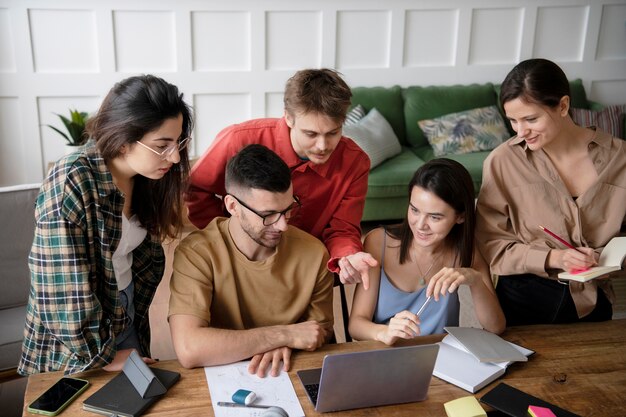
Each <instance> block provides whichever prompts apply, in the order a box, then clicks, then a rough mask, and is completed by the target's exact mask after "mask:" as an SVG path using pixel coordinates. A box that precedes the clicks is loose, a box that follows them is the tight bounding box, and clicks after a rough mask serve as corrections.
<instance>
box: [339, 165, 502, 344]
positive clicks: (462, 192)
mask: <svg viewBox="0 0 626 417" xmlns="http://www.w3.org/2000/svg"><path fill="white" fill-rule="evenodd" d="M409 193H410V200H409V208H408V212H407V217H406V218H405V219H404V221H403V223H401V224H398V225H394V226H389V227H386V228H383V227H380V228H377V229H374V230H372V231H371V232H370V233H369V234H367V236H366V237H365V242H364V247H365V251H366V252H368V253H371V254H372V255H373V256H374V258H376V260H377V261H378V264H379V267H376V268H373V269H372V271H371V272H370V287H369V289H367V290H365V289H363V286H362V284H358V285H357V287H356V291H355V294H354V301H353V303H352V312H351V314H350V325H349V330H350V334H351V336H352V337H353V338H355V339H358V340H379V341H381V342H384V343H386V344H388V345H392V344H394V343H395V342H396V341H397V340H398V339H411V338H413V337H415V336H418V335H426V334H433V333H443V332H444V330H443V328H444V326H458V323H459V299H458V295H457V293H456V290H457V288H458V287H459V286H460V285H468V286H469V287H470V292H471V294H472V299H473V301H474V306H475V309H476V316H477V318H478V320H479V321H480V323H481V325H482V326H483V327H484V328H485V329H486V330H488V331H491V332H494V333H501V332H502V331H503V330H504V327H505V318H504V314H503V313H502V309H501V308H500V304H499V303H498V298H497V297H496V293H495V290H494V288H493V284H492V282H491V278H490V276H489V267H488V266H487V263H486V262H485V260H484V259H483V257H482V256H481V254H480V253H479V252H478V250H477V249H476V246H475V244H474V227H475V210H474V186H473V183H472V179H471V177H470V175H469V173H468V172H467V170H466V169H465V167H463V165H461V164H460V163H458V162H456V161H453V160H450V159H445V158H440V159H433V160H431V161H429V162H427V163H426V164H424V165H423V166H422V167H420V168H419V169H418V170H417V171H416V172H415V174H414V175H413V178H412V180H411V182H410V183H409ZM431 296H432V299H431V300H430V302H429V303H428V304H427V305H426V307H425V309H424V310H423V311H422V312H421V313H420V316H419V317H418V316H417V315H416V313H417V312H418V310H419V309H420V307H421V306H422V305H423V304H424V302H425V301H426V299H427V298H428V297H431Z"/></svg>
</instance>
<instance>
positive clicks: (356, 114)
mask: <svg viewBox="0 0 626 417" xmlns="http://www.w3.org/2000/svg"><path fill="white" fill-rule="evenodd" d="M364 117H365V109H364V108H363V106H361V105H360V104H357V105H356V106H355V107H354V108H353V109H352V110H350V111H349V112H348V114H346V121H345V122H343V125H344V126H348V125H353V124H355V123H356V122H358V121H359V120H361V119H362V118H364Z"/></svg>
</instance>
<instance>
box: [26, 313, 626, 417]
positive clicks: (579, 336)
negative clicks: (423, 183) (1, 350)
mask: <svg viewBox="0 0 626 417" xmlns="http://www.w3.org/2000/svg"><path fill="white" fill-rule="evenodd" d="M502 336H503V337H504V339H506V340H509V341H511V342H513V343H517V344H519V345H522V346H524V347H527V348H529V349H532V350H534V351H535V354H534V355H532V356H531V358H530V360H529V361H528V362H526V363H515V364H512V365H511V366H509V368H508V369H507V372H506V374H505V375H504V376H503V377H502V378H500V379H498V380H496V381H495V382H493V383H492V384H490V385H488V386H487V387H485V388H483V389H482V390H481V391H479V392H478V393H477V394H475V395H476V397H477V398H480V397H482V396H483V395H484V394H486V393H487V392H489V391H490V390H491V389H492V388H493V387H494V386H495V385H497V384H498V383H499V382H501V381H504V382H506V383H507V384H509V385H512V386H514V387H516V388H518V389H521V390H523V391H525V392H527V393H529V394H532V395H534V396H536V397H539V398H542V399H544V400H546V401H548V402H551V403H553V404H556V405H558V406H561V407H563V408H565V409H568V410H570V411H572V412H575V413H577V414H580V415H581V416H611V417H614V416H626V319H624V320H613V321H608V322H603V323H581V324H568V325H541V326H520V327H511V328H509V329H507V330H506V332H505V333H504V334H503V335H502ZM441 338H442V335H436V336H424V337H419V338H417V339H415V340H414V342H413V344H426V343H434V342H437V341H439V340H441ZM379 348H384V345H382V344H381V343H378V342H352V343H342V344H337V345H328V346H325V347H323V348H322V349H319V350H318V351H316V352H297V353H295V354H294V357H293V361H292V365H293V369H292V371H290V372H289V376H290V377H291V380H292V383H293V385H294V387H295V390H296V393H297V395H298V398H299V399H300V403H301V404H302V407H303V409H304V412H305V414H306V415H307V416H317V415H326V416H329V415H333V416H334V415H343V416H368V417H374V416H411V417H414V416H445V415H446V413H445V411H444V408H443V403H445V402H447V401H450V400H453V399H455V398H459V397H463V396H467V395H470V394H469V393H468V392H466V391H463V390H462V389H460V388H457V387H456V386H454V385H451V384H448V383H446V382H444V381H441V380H439V379H438V378H435V377H433V379H432V382H431V386H430V391H429V395H428V399H427V400H426V401H423V402H419V403H410V404H400V405H393V406H385V407H377V408H367V409H360V410H350V411H344V412H340V413H326V414H318V413H316V412H315V410H314V409H313V405H312V404H311V402H310V401H309V399H308V397H306V394H305V392H304V390H303V388H302V385H301V384H300V381H299V380H298V379H297V376H296V374H295V371H296V370H299V369H307V368H315V367H320V366H321V364H322V360H323V357H324V355H326V354H328V353H337V352H352V351H360V350H369V349H379ZM155 366H158V367H160V368H164V369H171V370H176V371H179V372H180V373H181V379H180V381H179V382H178V383H177V384H176V385H174V386H173V387H172V388H171V389H170V390H169V391H168V393H167V395H166V397H164V398H163V399H161V400H160V401H158V402H157V403H156V404H155V405H154V406H153V407H152V408H150V409H149V410H148V411H147V412H146V414H144V415H149V416H202V417H206V416H212V415H213V409H212V406H211V398H210V396H209V391H208V388H207V383H206V378H205V376H204V370H203V369H201V368H198V369H191V370H189V369H182V368H180V365H179V364H178V362H176V361H166V362H162V363H159V364H157V365H155ZM77 376H79V377H81V378H86V379H88V380H89V381H90V382H91V387H90V388H89V389H88V391H86V392H85V393H84V394H82V396H81V397H80V398H79V399H78V400H76V401H75V402H74V403H73V404H72V405H71V406H70V407H69V408H68V409H66V410H65V411H64V412H63V413H62V416H64V417H70V416H94V415H95V414H92V413H88V412H86V411H83V410H82V401H83V400H84V399H85V398H87V397H88V396H90V395H91V394H92V393H93V392H95V391H96V390H97V389H98V388H100V387H101V386H102V385H103V384H104V383H106V382H107V381H108V380H109V379H110V378H111V377H112V375H111V374H110V373H107V372H104V371H102V370H93V371H89V372H85V373H82V374H78V375H77ZM60 377H61V373H59V372H53V373H48V374H39V375H34V376H31V377H30V378H29V381H28V387H27V389H26V395H25V402H24V404H25V405H24V415H25V416H27V415H32V414H30V413H28V412H27V411H26V405H27V404H29V403H30V402H31V401H33V400H34V399H35V398H36V397H37V396H38V395H39V394H41V393H42V392H43V391H45V390H46V389H47V388H48V387H49V386H50V385H52V384H53V383H54V381H56V380H57V379H58V378H60ZM563 377H564V378H565V381H563V382H558V380H559V379H563ZM485 408H486V409H487V407H486V406H485Z"/></svg>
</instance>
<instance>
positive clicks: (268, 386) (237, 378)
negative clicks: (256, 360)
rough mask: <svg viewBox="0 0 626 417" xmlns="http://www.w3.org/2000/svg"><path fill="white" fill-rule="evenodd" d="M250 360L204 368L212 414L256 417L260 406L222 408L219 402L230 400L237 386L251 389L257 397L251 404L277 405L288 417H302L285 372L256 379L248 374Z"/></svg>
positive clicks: (225, 416) (260, 411) (231, 416)
mask: <svg viewBox="0 0 626 417" xmlns="http://www.w3.org/2000/svg"><path fill="white" fill-rule="evenodd" d="M249 363H250V361H245V362H237V363H233V364H230V365H221V366H207V367H205V368H204V373H205V375H206V380H207V384H208V386H209V392H210V393H211V402H212V403H213V410H214V412H215V417H259V416H260V415H261V414H262V413H263V411H265V410H263V409H261V408H244V407H240V408H239V407H237V408H236V407H221V406H218V405H217V402H218V401H227V402H232V395H233V393H234V392H235V391H237V390H238V389H246V390H248V391H254V392H255V393H256V395H257V399H256V401H255V402H254V404H259V405H274V406H279V407H281V408H283V409H285V411H287V413H288V414H289V417H304V410H302V406H301V405H300V401H298V396H297V395H296V391H295V390H294V388H293V385H292V384H291V379H289V375H288V374H287V373H286V372H281V373H280V375H279V376H277V377H273V376H269V375H268V376H266V377H265V378H259V377H258V376H256V375H251V374H250V373H248V364H249Z"/></svg>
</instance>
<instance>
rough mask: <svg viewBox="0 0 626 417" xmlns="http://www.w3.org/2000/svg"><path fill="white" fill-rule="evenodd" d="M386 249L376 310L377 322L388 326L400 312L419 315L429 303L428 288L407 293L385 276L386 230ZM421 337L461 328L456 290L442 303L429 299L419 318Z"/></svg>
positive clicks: (382, 258) (382, 262) (384, 238)
mask: <svg viewBox="0 0 626 417" xmlns="http://www.w3.org/2000/svg"><path fill="white" fill-rule="evenodd" d="M383 233H384V235H383V236H384V237H383V250H382V255H381V261H380V286H379V288H378V302H377V304H376V310H375V311H374V323H378V324H387V323H389V320H391V318H392V317H393V316H395V315H396V314H397V313H399V312H401V311H403V310H408V311H411V312H413V313H417V310H419V308H420V307H421V306H422V304H424V301H426V287H424V288H421V289H420V290H418V291H416V292H405V291H401V290H399V289H398V288H396V287H395V286H394V285H393V284H392V283H391V282H390V281H389V278H388V277H387V274H386V273H385V265H384V260H385V243H386V241H387V231H386V230H383ZM420 321H421V324H420V335H428V334H436V333H445V331H444V330H443V328H444V326H458V325H459V295H458V292H457V291H455V292H453V293H452V294H448V295H446V296H445V297H442V296H440V297H439V301H435V299H434V298H433V299H432V300H430V302H429V303H428V305H427V306H426V308H425V309H424V311H423V312H422V314H421V316H420Z"/></svg>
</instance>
